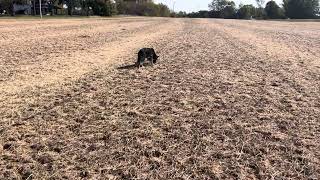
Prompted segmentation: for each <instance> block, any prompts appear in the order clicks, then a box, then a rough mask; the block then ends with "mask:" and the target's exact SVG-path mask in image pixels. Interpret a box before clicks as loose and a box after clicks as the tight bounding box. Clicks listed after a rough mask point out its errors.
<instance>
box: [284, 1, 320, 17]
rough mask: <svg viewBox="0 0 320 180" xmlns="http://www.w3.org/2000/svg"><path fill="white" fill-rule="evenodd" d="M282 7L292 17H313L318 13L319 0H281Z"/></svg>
mask: <svg viewBox="0 0 320 180" xmlns="http://www.w3.org/2000/svg"><path fill="white" fill-rule="evenodd" d="M283 8H284V10H285V14H286V16H287V17H289V18H292V19H307V18H315V17H316V15H317V14H319V0H283Z"/></svg>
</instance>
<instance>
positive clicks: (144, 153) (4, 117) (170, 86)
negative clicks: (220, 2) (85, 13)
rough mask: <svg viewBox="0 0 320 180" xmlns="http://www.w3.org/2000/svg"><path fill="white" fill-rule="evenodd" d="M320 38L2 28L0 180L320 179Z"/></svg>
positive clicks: (274, 29)
mask: <svg viewBox="0 0 320 180" xmlns="http://www.w3.org/2000/svg"><path fill="white" fill-rule="evenodd" d="M319 29H320V24H319V23H317V22H276V21H236V20H213V19H208V20H206V19H165V18H114V19H96V18H95V19H69V20H43V21H35V20H30V21H14V20H5V21H0V45H1V46H0V103H1V104H0V117H1V122H0V145H1V146H0V152H1V157H0V179H29V180H30V179H177V178H180V179H241V178H242V179H290V178H293V179H318V178H320V140H319V139H320V119H319V117H320V62H319V59H320V49H319V47H320V31H319ZM141 47H154V48H155V49H156V51H157V52H158V54H159V55H160V60H159V63H158V64H156V65H154V66H153V67H151V66H148V65H146V66H145V67H143V68H142V69H139V70H138V69H136V68H133V67H132V66H131V65H132V64H134V62H135V61H136V52H137V51H138V49H139V48H141Z"/></svg>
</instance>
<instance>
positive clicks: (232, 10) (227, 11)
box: [221, 1, 236, 19]
mask: <svg viewBox="0 0 320 180" xmlns="http://www.w3.org/2000/svg"><path fill="white" fill-rule="evenodd" d="M221 15H222V17H223V18H225V19H232V18H235V17H236V4H235V3H234V2H233V1H228V2H227V5H226V6H225V7H224V9H223V10H222V13H221Z"/></svg>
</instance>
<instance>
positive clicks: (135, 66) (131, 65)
mask: <svg viewBox="0 0 320 180" xmlns="http://www.w3.org/2000/svg"><path fill="white" fill-rule="evenodd" d="M142 66H143V67H147V66H151V64H150V63H144V64H143V65H142ZM117 69H119V70H121V69H137V65H136V64H130V65H123V66H120V67H117Z"/></svg>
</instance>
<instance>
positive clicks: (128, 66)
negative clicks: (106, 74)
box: [117, 64, 137, 69]
mask: <svg viewBox="0 0 320 180" xmlns="http://www.w3.org/2000/svg"><path fill="white" fill-rule="evenodd" d="M134 68H137V65H136V64H130V65H124V66H120V67H117V69H134Z"/></svg>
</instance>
